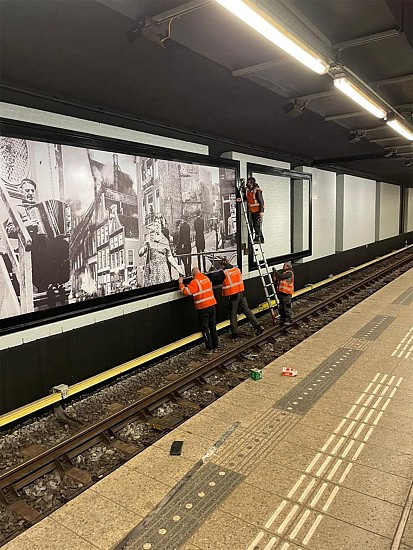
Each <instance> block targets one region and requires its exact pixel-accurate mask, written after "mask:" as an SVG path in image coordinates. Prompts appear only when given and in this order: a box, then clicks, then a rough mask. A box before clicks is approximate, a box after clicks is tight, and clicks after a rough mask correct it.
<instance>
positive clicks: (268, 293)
mask: <svg viewBox="0 0 413 550" xmlns="http://www.w3.org/2000/svg"><path fill="white" fill-rule="evenodd" d="M238 191H239V195H240V198H241V205H242V212H243V215H244V219H245V221H246V224H247V230H248V240H249V244H250V245H251V249H252V254H253V256H254V260H255V263H256V264H257V267H258V272H259V274H260V279H261V283H262V286H263V288H264V293H265V299H266V301H267V304H268V309H269V310H270V312H271V318H272V322H273V324H274V325H275V322H276V318H277V316H276V309H275V308H276V307H277V305H278V300H277V293H276V291H275V286H274V282H273V278H272V273H271V271H270V268H269V267H268V263H267V258H266V257H265V253H264V249H263V247H262V243H261V242H259V243H255V242H254V236H253V234H252V231H251V225H250V220H249V216H248V209H247V206H246V204H245V203H246V201H245V200H244V196H243V193H244V191H243V189H242V188H241V187H239V188H238Z"/></svg>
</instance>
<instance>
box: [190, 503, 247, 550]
mask: <svg viewBox="0 0 413 550" xmlns="http://www.w3.org/2000/svg"><path fill="white" fill-rule="evenodd" d="M256 532H257V528H256V527H255V526H254V525H251V524H249V523H246V522H245V521H243V520H241V519H239V518H237V517H235V516H233V515H232V514H228V513H226V512H222V511H221V510H217V511H216V512H214V514H213V515H212V516H211V517H210V518H209V519H208V521H206V522H205V523H204V524H203V525H202V527H201V528H200V529H199V530H198V531H197V532H196V533H195V535H193V536H192V537H191V538H190V539H189V542H190V543H193V544H195V546H198V547H199V548H202V550H218V549H220V550H221V549H234V550H235V549H237V550H238V549H244V548H247V547H248V545H249V543H250V541H251V540H253V539H254V537H255V535H256Z"/></svg>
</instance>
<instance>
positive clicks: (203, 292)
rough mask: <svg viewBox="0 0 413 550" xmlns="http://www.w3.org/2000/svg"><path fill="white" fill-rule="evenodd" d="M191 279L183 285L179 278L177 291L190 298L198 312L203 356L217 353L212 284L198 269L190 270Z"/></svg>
mask: <svg viewBox="0 0 413 550" xmlns="http://www.w3.org/2000/svg"><path fill="white" fill-rule="evenodd" d="M192 275H193V279H192V280H191V281H190V283H189V284H188V285H184V281H183V277H179V279H178V283H179V290H180V292H182V294H184V295H185V296H192V297H193V299H194V306H195V309H196V310H197V312H198V319H199V325H200V328H201V332H202V336H203V338H204V342H205V350H204V352H203V353H204V354H205V355H210V354H211V353H215V352H216V351H218V333H217V328H216V307H215V306H216V303H217V301H216V300H215V296H214V291H213V290H212V283H211V281H210V280H209V278H208V277H207V276H206V275H204V274H203V273H202V272H201V271H200V270H199V268H197V267H193V268H192Z"/></svg>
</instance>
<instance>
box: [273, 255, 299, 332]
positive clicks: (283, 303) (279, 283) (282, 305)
mask: <svg viewBox="0 0 413 550" xmlns="http://www.w3.org/2000/svg"><path fill="white" fill-rule="evenodd" d="M273 279H274V285H275V290H276V292H277V298H278V312H279V314H280V321H281V322H282V323H284V324H286V325H291V324H292V322H293V310H292V305H291V297H292V295H293V294H294V271H293V266H292V263H291V262H285V263H284V265H283V268H282V271H277V270H276V269H275V267H274V268H273Z"/></svg>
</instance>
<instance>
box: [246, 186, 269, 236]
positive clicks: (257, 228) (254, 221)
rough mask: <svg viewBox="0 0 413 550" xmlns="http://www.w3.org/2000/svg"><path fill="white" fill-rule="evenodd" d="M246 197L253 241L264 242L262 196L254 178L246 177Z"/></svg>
mask: <svg viewBox="0 0 413 550" xmlns="http://www.w3.org/2000/svg"><path fill="white" fill-rule="evenodd" d="M246 199H247V205H248V213H249V216H250V225H251V229H252V230H253V231H254V243H264V235H263V234H262V222H263V218H264V209H265V204H264V198H263V196H262V191H261V189H260V187H259V185H258V183H257V182H256V180H255V178H253V177H249V178H248V179H247V190H246Z"/></svg>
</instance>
